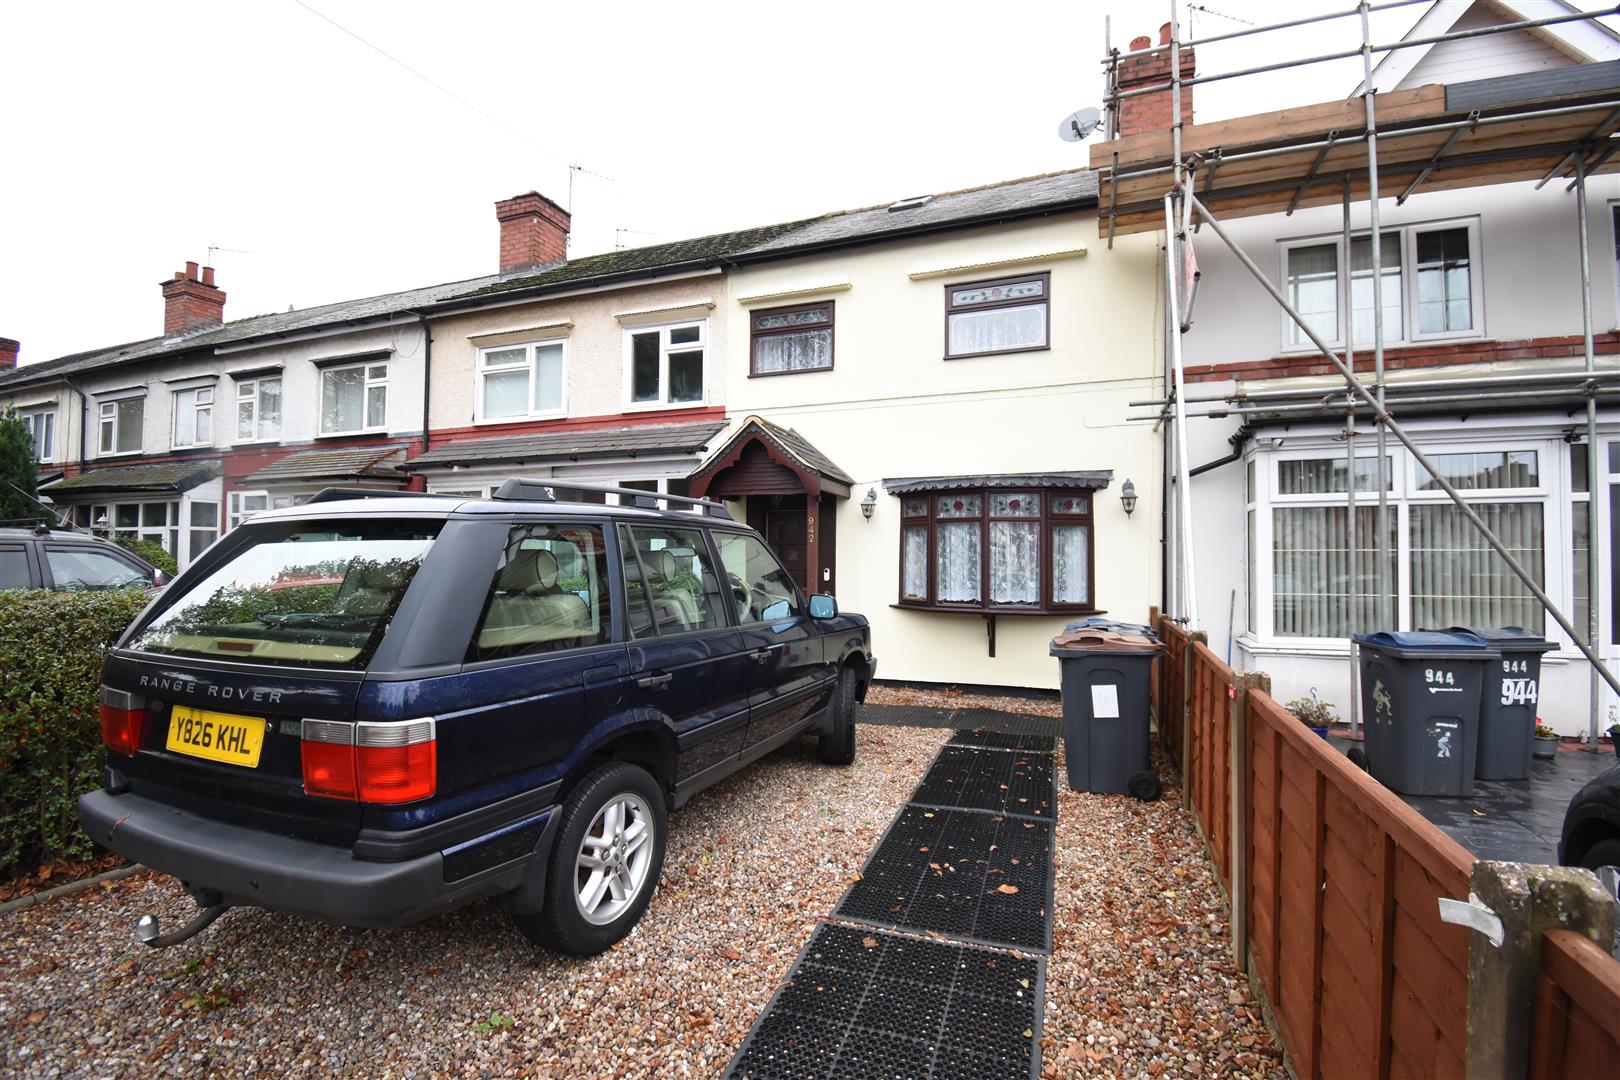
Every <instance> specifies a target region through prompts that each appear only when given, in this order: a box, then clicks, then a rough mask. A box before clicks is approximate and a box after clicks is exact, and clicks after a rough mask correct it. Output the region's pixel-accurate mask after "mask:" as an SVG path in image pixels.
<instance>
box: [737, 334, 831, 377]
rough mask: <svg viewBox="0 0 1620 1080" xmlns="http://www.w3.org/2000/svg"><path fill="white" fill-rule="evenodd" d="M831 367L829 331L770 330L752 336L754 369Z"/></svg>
mask: <svg viewBox="0 0 1620 1080" xmlns="http://www.w3.org/2000/svg"><path fill="white" fill-rule="evenodd" d="M830 367H832V331H831V330H806V331H804V332H803V333H798V334H772V335H769V336H762V337H759V338H756V339H755V340H754V371H755V372H756V373H758V374H771V373H774V372H781V371H816V370H818V369H820V368H830Z"/></svg>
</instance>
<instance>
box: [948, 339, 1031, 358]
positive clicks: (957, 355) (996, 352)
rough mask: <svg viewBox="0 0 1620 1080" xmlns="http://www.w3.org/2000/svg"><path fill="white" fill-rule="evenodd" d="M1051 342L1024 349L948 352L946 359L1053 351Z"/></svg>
mask: <svg viewBox="0 0 1620 1080" xmlns="http://www.w3.org/2000/svg"><path fill="white" fill-rule="evenodd" d="M1051 351H1052V346H1051V344H1050V343H1048V344H1045V345H1031V346H1029V347H1028V348H1024V349H991V350H990V351H989V352H965V353H946V354H945V359H946V360H972V359H974V358H975V357H980V356H1016V355H1017V354H1018V353H1032V352H1051Z"/></svg>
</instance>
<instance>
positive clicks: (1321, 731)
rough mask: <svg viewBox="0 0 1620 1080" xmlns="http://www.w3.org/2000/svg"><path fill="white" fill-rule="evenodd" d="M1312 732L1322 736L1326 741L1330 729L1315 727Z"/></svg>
mask: <svg viewBox="0 0 1620 1080" xmlns="http://www.w3.org/2000/svg"><path fill="white" fill-rule="evenodd" d="M1311 730H1312V731H1314V732H1316V733H1317V734H1318V735H1320V736H1322V738H1324V739H1325V738H1327V737H1328V729H1327V728H1325V727H1313V728H1311Z"/></svg>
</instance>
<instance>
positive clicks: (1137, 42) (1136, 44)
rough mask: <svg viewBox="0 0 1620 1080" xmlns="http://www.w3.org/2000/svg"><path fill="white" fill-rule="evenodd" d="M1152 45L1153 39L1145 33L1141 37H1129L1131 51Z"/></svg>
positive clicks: (1138, 50)
mask: <svg viewBox="0 0 1620 1080" xmlns="http://www.w3.org/2000/svg"><path fill="white" fill-rule="evenodd" d="M1152 46H1153V39H1152V38H1150V37H1148V36H1147V35H1145V34H1144V35H1143V36H1141V37H1135V38H1131V52H1141V51H1142V50H1143V49H1148V48H1152Z"/></svg>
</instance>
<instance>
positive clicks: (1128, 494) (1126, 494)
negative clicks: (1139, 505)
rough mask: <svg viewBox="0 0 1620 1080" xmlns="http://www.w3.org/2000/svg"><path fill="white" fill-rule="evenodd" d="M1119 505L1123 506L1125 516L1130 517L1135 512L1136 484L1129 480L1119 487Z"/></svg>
mask: <svg viewBox="0 0 1620 1080" xmlns="http://www.w3.org/2000/svg"><path fill="white" fill-rule="evenodd" d="M1119 505H1121V506H1123V507H1124V508H1125V516H1126V517H1130V516H1131V515H1132V514H1134V513H1135V512H1136V485H1135V484H1133V483H1131V482H1130V481H1129V480H1127V481H1125V486H1124V487H1122V488H1120V489H1119Z"/></svg>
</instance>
